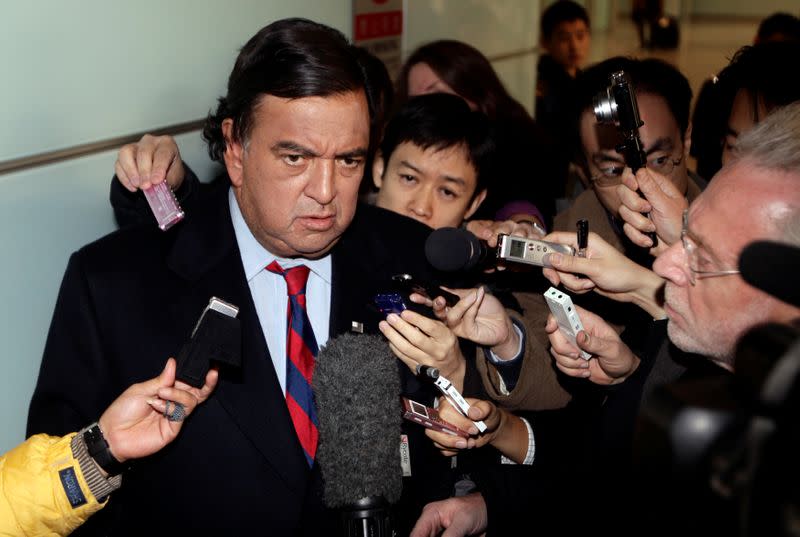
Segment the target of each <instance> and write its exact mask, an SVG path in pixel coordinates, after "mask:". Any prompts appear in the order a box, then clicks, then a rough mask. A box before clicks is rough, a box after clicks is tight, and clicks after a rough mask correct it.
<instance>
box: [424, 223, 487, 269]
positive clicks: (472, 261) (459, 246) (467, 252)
mask: <svg viewBox="0 0 800 537" xmlns="http://www.w3.org/2000/svg"><path fill="white" fill-rule="evenodd" d="M425 257H427V258H428V262H429V263H430V264H431V265H433V267H434V268H436V269H437V270H441V271H444V272H455V271H461V270H470V269H472V268H475V267H476V266H478V265H481V264H488V263H496V262H497V261H496V260H497V249H496V248H491V247H490V246H489V245H488V244H487V243H486V241H482V240H480V239H479V238H478V237H476V236H475V235H473V234H472V233H470V232H469V231H467V230H466V229H461V228H457V227H443V228H439V229H437V230H435V231H434V232H432V233H431V234H430V235H429V236H428V239H427V240H426V241H425Z"/></svg>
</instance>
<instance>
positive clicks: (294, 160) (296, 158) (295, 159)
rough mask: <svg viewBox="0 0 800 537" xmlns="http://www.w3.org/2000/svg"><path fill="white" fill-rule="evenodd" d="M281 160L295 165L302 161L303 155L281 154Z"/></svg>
mask: <svg viewBox="0 0 800 537" xmlns="http://www.w3.org/2000/svg"><path fill="white" fill-rule="evenodd" d="M282 158H283V161H284V162H285V163H286V164H288V165H289V166H297V165H299V164H302V162H303V155H292V154H288V155H283V157H282Z"/></svg>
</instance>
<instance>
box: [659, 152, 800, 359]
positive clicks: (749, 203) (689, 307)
mask: <svg viewBox="0 0 800 537" xmlns="http://www.w3.org/2000/svg"><path fill="white" fill-rule="evenodd" d="M774 173H775V172H773V171H765V170H762V169H759V168H756V167H754V166H752V165H750V164H748V163H747V162H738V163H735V164H733V165H731V166H727V167H724V168H723V169H722V170H721V171H720V172H719V173H718V174H717V175H716V176H715V177H714V180H713V181H711V183H710V184H709V186H708V188H707V189H706V190H705V191H704V192H703V193H702V194H701V195H700V196H699V197H698V198H697V199H696V200H695V201H694V203H692V205H691V207H690V209H689V216H688V226H687V230H688V233H687V236H688V239H689V241H690V242H691V244H692V245H693V248H694V250H695V252H696V253H695V254H694V256H693V257H694V261H693V263H694V268H695V269H697V270H702V271H706V272H717V271H724V270H735V269H736V268H737V263H738V259H739V255H740V253H741V251H742V249H743V248H744V247H745V246H746V245H747V244H748V243H750V242H752V241H754V240H758V239H770V238H772V239H776V238H777V237H779V233H780V227H779V222H780V220H781V218H783V217H785V216H787V215H788V214H789V211H790V207H791V203H795V204H796V203H797V200H798V190H797V187H796V186H793V185H792V183H791V181H779V182H776V181H775V179H774V175H772V179H771V178H770V177H771V174H774ZM796 179H797V178H795V180H796ZM792 199H793V200H794V202H792V201H790V200H792ZM653 269H654V270H655V271H656V273H658V274H659V275H660V276H661V277H663V278H665V279H666V281H667V282H666V286H665V289H664V294H665V310H666V312H667V316H668V317H669V324H668V328H667V330H668V333H669V338H670V339H671V340H672V342H673V343H675V345H677V346H678V347H679V348H681V349H683V350H685V351H688V352H695V353H699V354H703V355H706V356H709V357H710V358H712V359H713V360H714V361H716V362H718V363H719V364H720V365H726V366H729V367H730V366H732V357H733V354H734V350H735V345H736V343H737V341H738V340H739V338H740V337H741V336H742V335H743V334H744V333H745V332H746V331H747V330H749V329H750V328H752V327H754V326H755V325H757V324H761V323H764V322H786V321H788V320H789V318H790V317H791V316H786V315H784V314H783V313H781V312H786V311H787V308H789V309H791V308H790V306H788V305H784V304H782V303H781V302H779V301H778V300H776V299H774V298H772V297H770V296H769V295H767V294H766V293H764V292H762V291H759V290H758V289H756V288H755V287H752V286H750V285H748V284H747V283H745V281H744V280H743V279H742V278H741V276H740V275H738V274H729V275H724V276H713V277H704V276H703V275H702V274H695V275H694V281H695V284H694V285H692V283H691V278H692V272H691V271H690V269H689V260H688V256H687V253H686V251H685V249H684V247H683V244H682V242H681V241H677V242H676V243H675V244H673V245H672V246H670V247H669V249H668V250H666V251H665V252H663V253H662V254H661V255H659V256H658V259H657V260H656V262H655V264H654V265H653ZM795 315H796V309H795Z"/></svg>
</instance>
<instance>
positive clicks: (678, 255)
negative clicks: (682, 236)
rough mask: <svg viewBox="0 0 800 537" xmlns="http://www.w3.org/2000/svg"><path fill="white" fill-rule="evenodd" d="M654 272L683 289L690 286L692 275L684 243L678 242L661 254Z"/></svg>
mask: <svg viewBox="0 0 800 537" xmlns="http://www.w3.org/2000/svg"><path fill="white" fill-rule="evenodd" d="M653 270H654V271H655V273H656V274H658V275H659V276H661V277H662V278H664V279H665V280H669V281H671V282H672V283H674V284H675V285H678V286H681V287H683V286H686V285H688V284H690V283H691V280H692V274H691V271H690V269H689V261H688V259H687V256H686V251H685V250H684V248H683V243H681V241H676V242H675V243H674V244H673V245H672V246H670V247H669V248H667V249H666V250H664V251H663V252H661V254H660V255H659V256H658V258H657V259H656V260H655V262H654V263H653Z"/></svg>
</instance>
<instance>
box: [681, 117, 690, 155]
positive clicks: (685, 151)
mask: <svg viewBox="0 0 800 537" xmlns="http://www.w3.org/2000/svg"><path fill="white" fill-rule="evenodd" d="M691 150H692V124H691V123H689V126H688V127H686V133H685V134H684V135H683V158H684V159H687V158H689V153H690V152H691Z"/></svg>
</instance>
